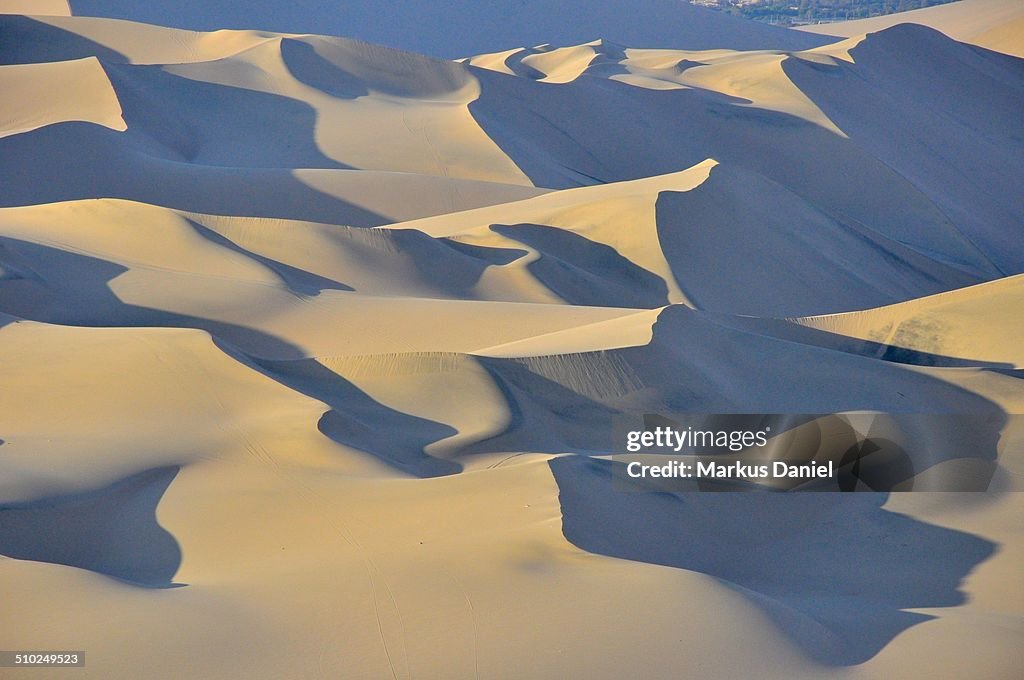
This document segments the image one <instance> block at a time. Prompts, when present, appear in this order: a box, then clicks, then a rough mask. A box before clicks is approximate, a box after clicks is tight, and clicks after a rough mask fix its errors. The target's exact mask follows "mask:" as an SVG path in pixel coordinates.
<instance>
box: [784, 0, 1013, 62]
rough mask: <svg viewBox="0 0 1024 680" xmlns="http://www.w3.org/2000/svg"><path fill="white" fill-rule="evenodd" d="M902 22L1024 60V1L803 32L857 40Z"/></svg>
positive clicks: (958, 6)
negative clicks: (859, 37)
mask: <svg viewBox="0 0 1024 680" xmlns="http://www.w3.org/2000/svg"><path fill="white" fill-rule="evenodd" d="M899 23H914V24H921V25H922V26H930V27H931V28H934V29H936V30H938V31H942V32H943V33H945V34H946V35H948V36H949V37H951V38H954V39H956V40H961V41H963V42H968V43H971V44H973V45H979V46H981V47H984V48H986V49H990V50H996V51H997V52H1004V53H1006V54H1012V55H1015V56H1018V57H1024V3H1022V2H1020V0H959V1H958V2H952V3H949V4H946V5H936V6H935V7H926V8H924V9H916V10H912V11H910V12H900V13H898V14H888V15H885V16H880V17H872V18H870V19H857V20H854V21H840V22H836V23H831V24H818V25H814V26H801V27H800V28H799V30H801V31H807V32H809V33H818V34H821V35H829V36H844V37H853V36H858V35H863V34H865V33H872V32H874V31H881V30H883V29H886V28H889V27H890V26H895V25H896V24H899Z"/></svg>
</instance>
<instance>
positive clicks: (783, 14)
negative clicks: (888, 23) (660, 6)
mask: <svg viewBox="0 0 1024 680" xmlns="http://www.w3.org/2000/svg"><path fill="white" fill-rule="evenodd" d="M953 1H954V0H690V2H692V3H693V4H695V5H703V6H705V7H712V8H714V9H718V10H722V11H725V12H728V13H730V14H735V15H737V16H743V17H747V18H748V19H755V20H757V21H764V22H767V23H772V24H783V25H792V24H813V23H819V22H823V21H843V20H846V19H863V18H866V17H874V16H880V15H883V14H892V13H894V12H906V11H908V10H912V9H920V8H922V7H931V6H932V5H943V4H945V3H947V2H953Z"/></svg>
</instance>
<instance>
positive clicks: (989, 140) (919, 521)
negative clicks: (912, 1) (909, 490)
mask: <svg viewBox="0 0 1024 680" xmlns="http://www.w3.org/2000/svg"><path fill="white" fill-rule="evenodd" d="M8 4H9V3H8ZM18 4H19V5H23V4H25V3H18ZM42 4H46V5H47V6H49V5H50V4H52V3H42ZM57 4H61V3H57ZM84 4H88V3H75V2H72V3H71V9H72V11H73V12H74V13H76V14H78V13H80V10H81V6H82V5H84ZM102 4H103V3H92V5H93V6H95V7H97V8H99V7H100V5H102ZM158 4H159V3H155V4H154V6H156V5H158ZM549 4H550V3H549ZM650 4H651V6H652V7H655V6H656V5H657V7H656V9H657V10H658V11H659V12H661V11H668V10H667V9H666V8H668V7H669V5H665V4H658V3H653V2H652V3H650ZM675 4H676V3H672V5H673V6H675ZM448 5H451V6H453V7H454V6H457V5H459V3H457V2H454V1H453V2H452V3H447V5H445V6H448ZM494 6H495V7H498V9H493V8H492V10H493V11H495V12H498V11H499V10H500V9H501V8H502V7H507V5H506V4H505V3H494ZM979 6H981V5H979ZM986 6H988V5H986ZM558 7H562V4H560V3H554V4H553V5H552V6H551V7H549V8H548V10H549V11H550V12H553V13H554V14H551V15H550V16H548V15H545V16H544V17H538V18H536V23H537V25H538V26H544V25H551V24H552V22H555V23H558V22H562V23H566V22H565V21H564V20H565V17H564V16H563V17H561V18H559V17H557V16H555V14H557V10H558ZM684 7H685V9H684V10H682V13H683V14H682V15H685V17H687V18H688V21H689V23H688V24H687V31H686V32H683V33H680V34H679V35H680V36H682V37H679V38H678V39H679V40H680V41H683V38H686V39H687V40H688V41H689V43H688V44H683V43H684V42H686V41H683V42H680V43H678V46H680V47H685V48H687V49H669V48H671V47H672V46H673V45H675V44H677V43H675V41H674V40H673V41H672V42H665V43H662V42H659V41H657V40H653V39H652V41H651V42H650V43H646V44H641V43H634V44H630V43H629V42H623V41H622V40H621V38H620V39H619V40H616V38H617V36H614V35H612V36H610V38H609V39H597V40H590V38H595V37H598V38H600V36H581V37H580V38H579V39H577V40H575V42H576V43H578V44H571V43H569V42H564V41H563V43H562V44H559V45H558V46H551V45H539V46H538V45H524V44H522V43H511V44H502V43H501V41H500V40H496V42H495V43H494V44H488V45H486V47H485V48H483V49H481V50H479V51H480V52H487V53H486V54H484V53H482V54H480V55H477V56H468V55H467V53H464V52H463V53H453V54H451V55H449V56H464V57H466V58H465V59H461V60H459V61H442V60H439V59H434V58H430V57H425V56H420V55H416V54H411V53H407V52H402V51H398V50H394V49H389V48H384V47H378V46H375V45H370V44H367V43H363V42H359V41H357V40H353V39H347V38H331V37H321V36H313V35H304V34H303V35H298V34H285V33H272V32H269V31H250V30H239V31H217V32H213V33H199V32H194V31H190V30H181V29H170V28H162V27H159V26H151V25H142V24H134V23H131V22H125V21H117V20H111V19H101V18H92V17H83V16H63V17H61V16H37V17H26V16H18V15H0V89H3V91H4V94H5V95H8V96H4V97H2V98H0V555H2V556H4V557H5V559H0V584H2V588H3V592H4V593H5V605H4V607H3V609H2V610H0V649H16V648H37V649H38V648H44V647H49V648H55V649H56V648H77V649H85V650H87V653H88V665H87V667H86V668H84V669H80V673H81V674H82V676H83V677H88V678H97V679H100V678H102V679H107V678H133V677H139V676H140V674H142V675H144V676H145V677H147V678H180V677H182V675H183V674H185V675H190V676H195V677H209V678H221V677H224V678H227V677H240V676H244V677H252V678H280V677H388V676H391V677H413V676H420V677H422V676H435V677H455V678H462V677H570V676H579V677H607V678H619V677H670V676H671V677H675V676H680V677H682V676H685V677H708V678H711V677H771V678H808V679H810V678H822V677H837V678H838V677H843V678H855V679H861V678H864V679H867V678H888V677H924V676H927V677H942V678H958V677H965V676H968V675H970V676H976V677H993V678H999V677H1012V674H1013V673H1014V672H1016V671H1017V670H1019V668H1017V667H1015V665H1014V664H1015V661H1014V658H1015V657H1014V655H1015V654H1016V653H1017V650H1018V648H1019V639H1020V634H1021V632H1022V631H1024V617H1022V612H1024V591H1022V589H1021V587H1020V580H1019V566H1020V563H1021V559H1024V554H1022V550H1024V540H1022V539H1024V536H1022V534H1021V531H1022V528H1021V524H1020V521H1019V517H1020V513H1021V512H1022V511H1024V506H1022V500H1021V494H1019V493H1012V492H1014V491H1020V490H1021V486H1020V481H1019V480H1020V478H1021V474H1022V473H1024V455H1022V445H1024V427H1022V425H1021V419H1020V418H1015V417H1014V416H1015V414H1019V413H1024V389H1022V387H1021V385H1022V383H1021V376H1020V368H1021V366H1022V364H1024V356H1022V355H1021V351H1020V347H1019V345H1020V343H1019V341H1018V339H1019V337H1020V336H1021V333H1022V331H1024V328H1022V327H1021V319H1022V318H1024V310H1021V295H1022V292H1021V285H1022V284H1021V281H1022V276H1024V247H1022V246H1021V244H1022V243H1024V207H1022V204H1021V202H1020V201H1019V200H1018V198H1017V194H1018V193H1019V187H1020V186H1021V183H1022V182H1024V164H1022V160H1021V159H1022V158H1024V127H1022V122H1021V118H1020V116H1019V112H1020V111H1021V110H1024V60H1021V59H1016V58H1014V57H1012V56H1008V55H1006V54H1000V53H997V52H994V51H990V50H987V49H982V48H978V47H973V46H970V45H965V44H962V43H958V42H956V41H955V40H953V39H951V38H949V37H947V36H945V35H942V34H941V33H939V32H937V31H935V30H932V29H930V28H927V27H924V26H894V27H892V28H888V29H886V30H882V31H879V32H875V33H871V34H869V35H864V34H863V32H862V33H859V34H856V35H854V36H853V37H851V38H849V39H847V40H842V41H837V42H835V43H830V44H828V45H825V46H823V47H815V46H818V45H821V44H822V43H823V42H828V40H827V39H825V38H821V39H819V38H818V37H813V36H804V35H802V34H795V33H794V34H792V35H795V36H796V37H795V38H792V42H790V38H788V37H780V36H790V34H789V33H786V32H783V31H777V30H774V29H773V30H767V28H766V27H759V26H754V27H751V26H748V25H746V24H742V23H736V22H734V21H732V20H731V19H730V20H725V19H726V18H725V17H722V16H721V15H717V14H709V13H707V12H704V11H703V10H699V9H698V8H694V7H690V6H688V5H685V6H684ZM0 9H4V10H6V9H8V7H7V5H4V4H2V3H0ZM15 9H18V10H19V11H23V8H22V7H20V6H19V7H17V8H15ZM57 9H60V8H57ZM51 11H56V10H54V9H53V8H49V9H47V8H42V7H41V8H40V9H39V12H40V13H41V14H42V13H46V12H51ZM409 11H412V10H409ZM417 11H418V10H417ZM438 11H440V10H438ZM489 11H491V10H489ZM501 11H504V10H501ZM652 11H653V10H652ZM499 13H500V12H499ZM608 16H612V17H613V18H614V12H612V11H611V10H609V14H608V15H607V16H604V15H601V16H598V17H597V19H601V18H602V17H603V18H604V19H607V18H608ZM651 16H655V15H653V14H652V15H651ZM993 16H994V15H993ZM1000 16H1002V15H1000ZM552 17H553V18H552ZM254 18H255V17H254ZM436 19H437V17H432V18H431V19H430V20H431V21H434V20H436ZM530 20H531V21H533V19H530ZM556 20H557V21H556ZM517 21H518V20H517ZM584 24H585V25H587V26H589V25H590V24H586V23H585V22H584ZM425 25H426V26H429V22H427V23H426V24H425ZM581 25H582V24H581ZM522 26H523V24H522V23H516V24H514V25H511V27H510V29H509V31H508V33H507V35H508V36H512V35H518V34H517V33H516V30H519V28H522ZM730 26H731V27H733V28H734V29H735V31H737V32H736V33H732V34H730V31H732V30H733V29H731V28H729V27H730ZM737 26H740V27H743V28H742V29H741V28H736V27H737ZM517 27H518V28H517ZM513 29H515V30H513ZM727 29H728V30H727ZM762 29H764V30H762ZM581 30H582V29H581ZM630 30H633V29H630ZM942 30H945V31H947V32H948V33H949V34H950V35H953V36H954V37H957V35H955V34H954V32H952V31H951V30H949V29H948V28H943V29H942ZM964 30H968V29H967V28H965V29H964ZM970 30H972V31H973V30H975V29H973V28H971V29H970ZM986 30H988V29H986ZM993 30H994V29H993ZM400 33H401V32H398V33H395V34H394V36H393V37H396V39H397V38H401V37H402V35H400ZM624 33H625V34H631V33H630V31H624ZM656 34H657V32H655V34H643V35H656ZM404 35H405V37H406V38H408V34H404ZM637 35H640V34H637ZM965 35H966V34H963V35H961V36H960V37H964V36H965ZM687 36H689V37H687ZM694 36H703V38H702V39H700V40H697V39H696V38H695V37H694ZM458 37H459V36H455V35H453V40H452V44H453V45H455V44H470V43H471V42H472V41H469V40H468V38H466V40H465V41H464V42H462V43H459V41H458V40H456V39H455V38H458ZM471 37H472V36H471ZM462 38H465V36H462ZM474 40H477V41H481V39H480V37H479V36H476V37H475V38H474ZM583 40H590V41H589V42H583ZM551 41H552V42H555V43H558V42H559V41H558V40H556V39H555V38H551ZM716 41H717V42H716ZM481 42H482V41H481ZM981 44H985V43H981ZM652 47H657V48H659V49H650V48H652ZM744 48H750V49H749V50H748V51H742V49H744ZM811 48H813V49H811ZM922 55H923V56H922ZM853 410H866V411H881V412H885V413H889V414H892V416H891V417H892V418H893V419H894V421H896V422H899V421H900V419H901V418H904V419H910V418H912V417H914V414H920V413H928V414H972V415H973V416H975V417H978V418H982V419H984V420H985V421H986V422H989V423H992V424H994V426H995V427H996V428H997V429H998V430H999V433H998V436H992V437H990V438H986V439H984V441H981V440H979V441H977V442H974V443H970V444H964V445H962V446H961V443H962V442H961V440H959V439H957V438H956V437H953V436H950V437H946V438H945V439H946V441H941V442H938V441H937V442H936V447H935V455H934V457H933V463H934V465H933V466H932V468H930V469H929V470H924V471H918V472H921V473H922V474H920V475H918V481H920V482H921V483H922V484H925V483H926V482H927V481H928V479H929V477H928V474H929V473H934V472H935V471H936V470H950V469H954V468H956V469H960V468H957V466H961V468H963V467H964V466H972V465H973V466H975V467H976V468H977V467H979V466H980V467H983V468H984V469H985V470H987V472H988V475H989V476H990V477H991V484H992V491H991V492H990V493H987V494H973V495H972V494H939V495H932V494H898V493H892V494H889V493H877V494H865V495H859V496H856V497H850V498H847V497H843V498H839V499H837V498H835V497H834V496H831V495H820V494H819V495H811V494H808V495H804V496H794V497H792V498H790V497H788V496H787V497H782V498H781V500H780V497H778V496H766V495H744V494H721V495H711V494H681V495H672V494H637V493H623V492H621V491H619V490H617V489H615V488H613V487H612V481H611V474H612V469H613V467H614V466H615V465H616V464H617V463H615V462H613V461H611V460H608V458H607V455H606V454H608V453H609V452H610V451H612V450H613V448H614V444H613V442H612V429H611V422H612V419H613V418H615V417H616V416H619V415H621V414H625V413H631V414H637V413H640V414H642V413H658V414H662V415H664V416H666V417H673V416H681V415H683V414H688V413H701V412H715V413H732V414H742V413H822V412H839V411H853ZM940 434H941V433H940ZM930 436H932V437H933V438H941V437H940V436H939V435H936V434H935V433H932V434H931V435H930ZM934 477H935V475H934V474H932V475H931V478H934ZM6 558H10V559H6ZM624 621H629V622H630V623H629V624H628V625H624V624H622V623H621V622H624ZM954 647H956V648H965V647H966V648H969V649H971V650H972V653H971V654H962V655H958V656H956V657H955V658H948V656H946V655H940V654H936V653H935V650H936V649H947V648H954Z"/></svg>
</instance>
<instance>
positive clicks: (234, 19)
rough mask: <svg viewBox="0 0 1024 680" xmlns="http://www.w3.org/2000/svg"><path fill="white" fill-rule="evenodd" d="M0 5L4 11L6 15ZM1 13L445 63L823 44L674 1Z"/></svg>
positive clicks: (117, 4) (133, 6) (94, 7)
mask: <svg viewBox="0 0 1024 680" xmlns="http://www.w3.org/2000/svg"><path fill="white" fill-rule="evenodd" d="M6 2H13V5H12V6H11V7H10V8H5V4H4V3H6ZM26 5H28V7H26ZM0 11H10V12H17V13H24V14H50V13H55V14H58V15H65V16H66V15H68V14H73V15H75V16H76V17H78V16H83V17H110V18H116V19H131V20H134V21H142V22H146V23H150V24H159V25H161V26H178V27H181V28H188V29H196V30H204V31H209V30H212V29H215V28H242V29H249V28H258V29H272V30H275V31H285V32H290V33H321V34H328V35H338V36H346V37H353V38H358V39H360V40H368V41H371V42H374V43H380V44H382V45H388V46H390V47H397V48H400V49H406V50H411V51H414V52H421V53H423V54H429V55H433V56H439V57H445V58H455V57H465V56H468V55H472V54H479V53H482V52H487V51H491V50H495V49H510V48H516V47H521V46H523V45H536V44H539V43H552V44H556V45H561V46H567V45H574V44H577V43H582V42H586V41H589V40H594V39H596V38H608V39H611V40H614V41H617V42H622V43H625V44H630V45H642V46H645V47H686V48H691V49H694V48H695V49H704V48H718V47H727V48H733V49H766V48H778V49H803V48H806V47H811V46H813V45H818V44H821V43H823V42H827V39H823V38H818V37H817V36H809V35H804V34H801V33H794V32H792V31H788V30H785V29H781V28H776V27H773V26H767V25H764V24H756V23H752V22H748V21H744V20H741V19H737V18H735V17H731V16H727V15H723V14H720V13H717V12H712V11H710V10H707V9H704V8H702V7H692V6H690V5H687V4H683V3H678V2H674V1H673V0H638V1H637V2H633V3H632V4H630V5H629V6H625V5H621V4H618V3H610V4H604V5H594V6H591V7H588V8H587V9H586V11H580V8H579V6H578V4H577V3H575V2H572V1H571V0H553V1H552V0H548V1H547V2H539V1H538V0H528V1H523V0H492V1H491V2H488V3H487V4H486V5H481V4H480V3H477V2H473V0H435V1H434V2H432V3H430V5H429V6H427V5H418V4H416V5H414V4H411V3H408V2H400V1H398V0H378V1H376V2H369V1H367V0H356V1H353V2H346V3H344V4H343V5H338V4H337V3H328V2H323V1H322V0H298V1H296V2H292V3H289V4H288V5H282V4H280V3H276V2H251V3H248V4H246V5H245V6H244V7H242V6H240V5H235V4H231V3H203V4H202V5H198V4H194V3H168V2H159V1H157V2H147V3H136V2H123V1H121V0H71V1H70V2H65V3H54V2H50V1H49V0H42V1H41V2H38V3H30V2H26V0H4V2H0ZM381 17H388V20H387V21H382V20H381ZM568 17H572V20H571V21H569V20H567V18H568Z"/></svg>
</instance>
